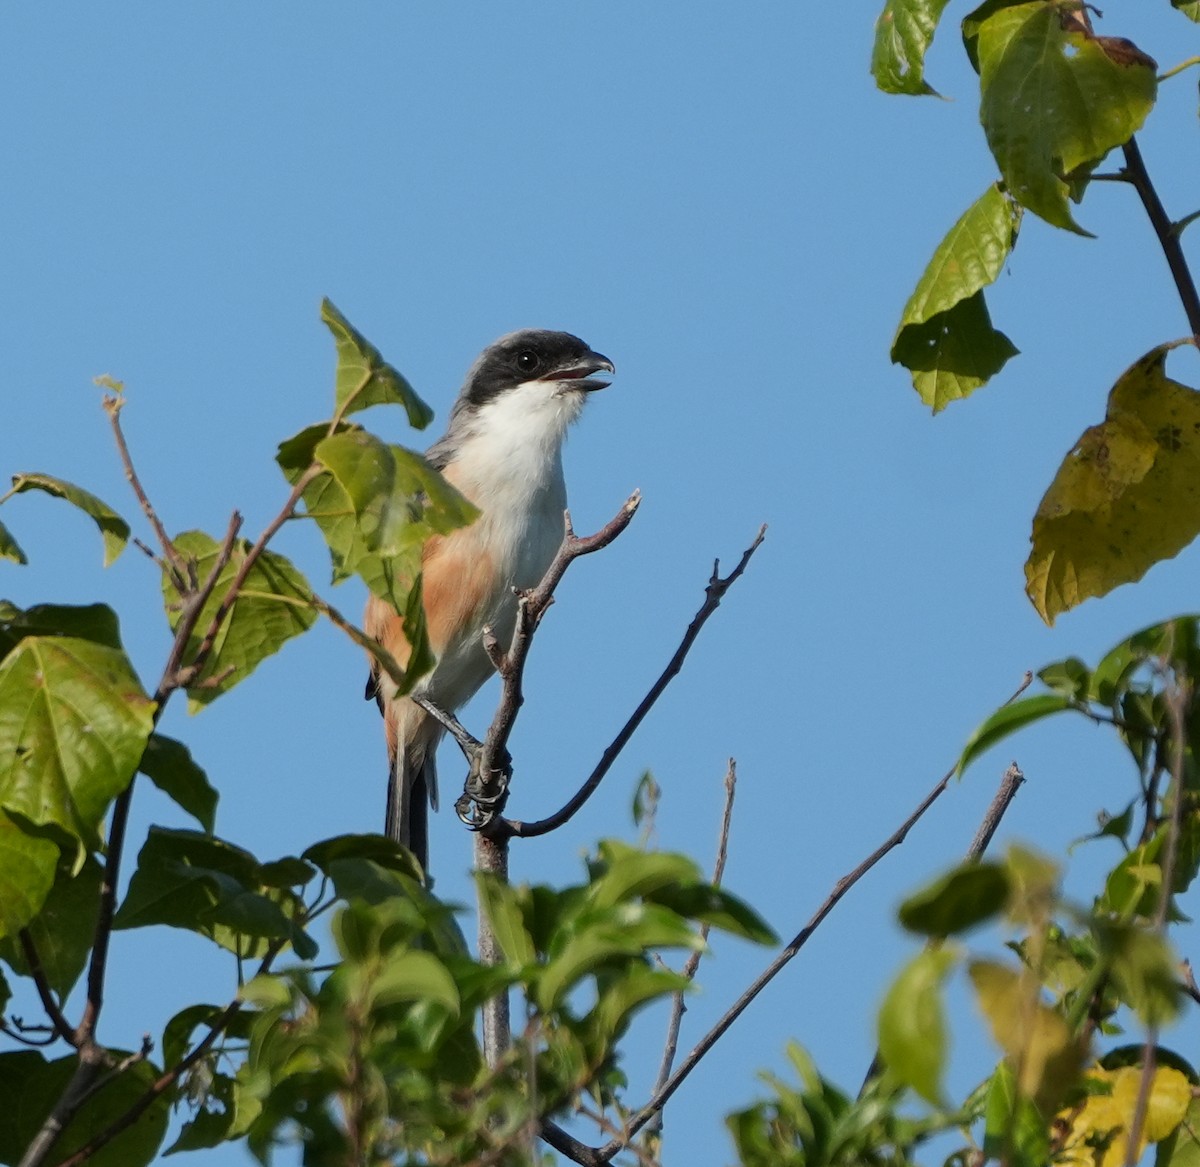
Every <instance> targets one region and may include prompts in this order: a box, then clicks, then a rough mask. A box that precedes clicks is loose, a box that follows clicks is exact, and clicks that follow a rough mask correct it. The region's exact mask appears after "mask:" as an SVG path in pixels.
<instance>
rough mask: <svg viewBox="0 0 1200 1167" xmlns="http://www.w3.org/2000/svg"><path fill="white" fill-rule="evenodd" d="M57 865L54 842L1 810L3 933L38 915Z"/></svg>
mask: <svg viewBox="0 0 1200 1167" xmlns="http://www.w3.org/2000/svg"><path fill="white" fill-rule="evenodd" d="M57 865H58V848H57V847H56V846H55V845H54V844H53V843H51V842H50V841H49V840H48V839H43V838H40V837H38V836H37V835H32V834H30V833H29V832H27V831H24V830H22V829H21V826H20V824H19V823H17V822H15V821H14V820H13V819H12V818H10V817H9V816H8V815H7V814H5V813H4V812H3V811H0V937H12V936H15V935H16V933H17V932H19V931H20V930H21V929H22V928H24V927H26V926H27V925H28V924H29V923H30V921H32V920H33V919H35V918H36V916H37V914H38V912H40V911H41V910H42V906H43V904H45V902H46V897H47V896H48V895H49V894H50V889H51V887H53V886H54V871H55V868H56V867H57ZM0 955H2V954H0ZM10 963H11V962H10ZM18 971H20V970H19V969H18Z"/></svg>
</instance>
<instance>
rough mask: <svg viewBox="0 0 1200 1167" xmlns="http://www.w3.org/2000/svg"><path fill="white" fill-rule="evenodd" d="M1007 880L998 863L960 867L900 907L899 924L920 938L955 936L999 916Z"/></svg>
mask: <svg viewBox="0 0 1200 1167" xmlns="http://www.w3.org/2000/svg"><path fill="white" fill-rule="evenodd" d="M1008 895H1009V878H1008V874H1007V872H1006V871H1005V869H1004V867H1003V866H1001V865H1000V864H999V863H987V862H983V863H964V864H963V865H962V866H961V867H956V868H955V869H954V870H953V871H950V872H947V873H946V874H945V875H943V876H941V877H940V878H939V879H937V880H935V881H934V882H933V883H932V884H930V885H929V886H928V887H926V888H924V889H922V890H921V891H919V892H918V893H917V894H916V895H913V896H910V897H909V898H908V899H907V900H905V901H904V903H903V904H901V905H900V912H899V915H900V923H901V924H903V925H904V927H905V928H907V929H908V930H909V931H910V932H919V933H920V934H921V935H923V936H936V937H942V936H955V935H958V934H959V933H961V932H966V931H968V930H969V929H971V928H974V927H975V926H976V925H978V924H982V923H983V922H984V921H985V920H989V919H991V918H992V917H993V916H995V915H996V914H997V913H998V912H1000V911H1001V910H1002V909H1003V907H1004V904H1005V902H1006V901H1007V899H1008Z"/></svg>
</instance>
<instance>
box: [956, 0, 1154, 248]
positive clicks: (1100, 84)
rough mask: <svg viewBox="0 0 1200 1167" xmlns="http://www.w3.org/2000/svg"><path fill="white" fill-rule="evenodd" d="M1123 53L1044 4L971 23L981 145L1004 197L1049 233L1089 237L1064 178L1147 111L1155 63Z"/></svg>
mask: <svg viewBox="0 0 1200 1167" xmlns="http://www.w3.org/2000/svg"><path fill="white" fill-rule="evenodd" d="M1125 44H1126V45H1127V44H1128V42H1125ZM1129 49H1130V50H1132V52H1130V51H1125V52H1121V51H1118V45H1116V44H1114V43H1113V42H1110V41H1106V40H1104V39H1103V38H1097V37H1091V36H1087V35H1085V34H1084V33H1082V32H1077V31H1074V30H1071V29H1068V28H1065V27H1064V25H1063V20H1062V17H1061V12H1060V10H1059V8H1058V7H1057V6H1056V5H1052V4H1044V3H1041V2H1037V3H1031V4H1021V5H1018V6H1015V7H1005V8H1002V9H1000V10H999V11H997V12H995V13H993V14H992V15H990V16H989V17H988V18H987V19H986V20H984V21H983V22H982V23H981V24H980V25H979V27H978V53H979V66H980V89H981V93H982V105H981V108H980V118H981V120H982V122H983V128H984V132H985V133H986V135H987V140H988V145H989V146H990V147H991V150H992V153H993V155H994V156H995V158H996V162H997V163H998V164H999V166H1000V173H1001V174H1002V175H1003V176H1004V180H1005V183H1006V185H1007V187H1008V190H1009V193H1010V194H1011V195H1012V196H1013V197H1014V198H1015V199H1016V200H1017V201H1018V202H1020V203H1021V204H1023V205H1024V206H1026V207H1028V208H1029V209H1030V210H1031V211H1034V212H1035V213H1036V214H1038V215H1041V216H1042V218H1044V219H1045V220H1046V221H1047V222H1049V223H1052V224H1054V225H1055V226H1056V227H1063V228H1066V229H1067V230H1071V231H1078V232H1080V233H1084V234H1086V232H1083V231H1082V228H1080V227H1079V226H1078V224H1077V223H1076V222H1075V220H1074V219H1073V218H1072V217H1071V212H1070V210H1069V209H1068V205H1067V199H1068V194H1069V188H1068V185H1067V182H1066V181H1065V179H1066V176H1067V175H1068V174H1070V172H1071V171H1073V170H1076V169H1077V168H1079V167H1083V166H1086V165H1087V164H1090V163H1094V162H1096V161H1098V160H1099V159H1101V158H1103V157H1104V155H1105V154H1107V153H1108V151H1109V150H1111V149H1112V148H1113V147H1114V146H1119V145H1121V144H1123V143H1124V142H1127V141H1128V140H1129V138H1130V137H1131V136H1132V135H1133V134H1134V132H1135V131H1136V130H1138V129H1139V128H1140V127H1141V125H1142V123H1143V122H1144V121H1145V120H1146V115H1147V114H1148V113H1149V112H1150V110H1151V108H1152V107H1153V105H1154V98H1155V92H1156V88H1157V81H1156V78H1155V65H1154V62H1153V61H1151V60H1150V59H1149V58H1148V57H1145V56H1144V55H1143V54H1140V53H1138V52H1137V50H1136V49H1134V48H1133V47H1132V46H1129Z"/></svg>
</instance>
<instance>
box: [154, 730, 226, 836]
mask: <svg viewBox="0 0 1200 1167" xmlns="http://www.w3.org/2000/svg"><path fill="white" fill-rule="evenodd" d="M138 768H139V769H140V770H141V772H142V773H143V774H145V775H146V777H147V778H149V779H150V781H151V782H153V783H154V785H155V786H157V787H158V788H159V790H161V791H162V792H163V793H164V794H165V795H166V796H167V797H168V798H170V799H172V800H173V801H174V802H175V803H177V804H178V805H179V807H180V808H181V809H183V810H185V811H187V813H188V814H190V815H191V816H192V818H194V819H195V820H196V821H197V822H198V823H199V824H200V825H201V826H202V827H203V828H204V829H205V830H206V831H208V832H209V833H210V834H211V833H212V829H213V825H214V823H215V822H216V814H217V792H216V790H214V789H213V787H212V786H211V785H210V784H209V781H208V776H207V775H206V774H205V773H204V771H203V770H202V769H201V768H200V767H199V766H198V765H196V763H195V761H194V760H193V758H192V754H191V751H190V750H189V749H188V748H187V746H185V745H184V744H183V742H178V741H176V740H175V739H174V738H170V737H166V736H164V735H163V734H161V733H155V734H151V735H150V740H149V742H147V743H146V752H145V753H144V754H143V755H142V760H141V764H140V765H139V767H138Z"/></svg>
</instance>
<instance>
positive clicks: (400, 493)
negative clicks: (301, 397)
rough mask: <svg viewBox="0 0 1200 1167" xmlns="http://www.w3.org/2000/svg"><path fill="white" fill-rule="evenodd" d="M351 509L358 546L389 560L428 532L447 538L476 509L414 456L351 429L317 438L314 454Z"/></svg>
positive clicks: (422, 539)
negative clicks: (358, 540)
mask: <svg viewBox="0 0 1200 1167" xmlns="http://www.w3.org/2000/svg"><path fill="white" fill-rule="evenodd" d="M314 454H315V457H316V460H317V461H318V462H320V463H321V464H322V465H324V466H325V467H326V469H328V470H329V472H330V473H331V474H332V475H333V477H334V478H335V479H336V480H337V483H338V485H339V486H341V488H342V490H343V492H344V493H345V495H346V497H347V499H349V501H350V505H351V507H352V508H353V510H354V515H355V519H356V522H357V525H358V532H359V534H360V536H361V537H362V541H363V546H364V548H365V549H366V550H367V551H368V552H370V553H372V554H376V555H379V556H381V557H383V558H393V557H395V556H397V555H403V554H405V553H406V552H409V551H412V550H413V549H414V548H419V547H420V546H422V545H423V544H424V542H425V540H426V539H427V538H428V537H429V535H431V534H442V535H445V534H449V532H451V531H453V530H455V529H457V528H458V527H464V526H466V525H467V524H469V523H471V522H473V521H474V520H475V519H476V518H477V517H478V515H479V511H478V510H477V509H476V508H475V507H474V506H472V505H471V503H470V502H468V501H467V499H465V498H464V497H463V496H462V495H461V494H459V492H458V491H457V490H455V489H454V487H453V486H451V485H450V484H449V483H448V482H447V481H446V480H445V479H444V478H443V477H442V476H441V474H439V473H438V472H437V471H436V470H435V469H434V468H433V467H432V466H431V465H430V464H429V463H428V462H427V461H426V460H425V459H424V458H423V457H421V455H420V454H416V453H413V451H411V450H406V449H404V448H403V447H402V446H389V445H387V444H386V443H385V442H382V441H380V440H379V439H378V438H377V437H375V436H374V435H373V434H369V433H366V432H365V431H363V430H354V431H349V432H345V433H338V434H334V435H333V436H332V437H328V438H325V439H323V440H322V441H321V442H320V443H319V444H318V445H317V447H316V449H315V451H314Z"/></svg>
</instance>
